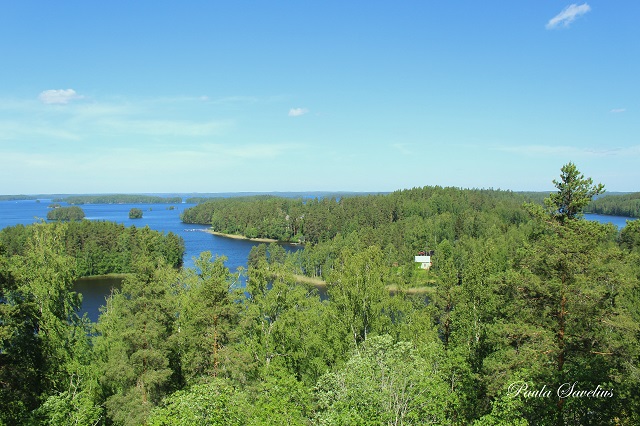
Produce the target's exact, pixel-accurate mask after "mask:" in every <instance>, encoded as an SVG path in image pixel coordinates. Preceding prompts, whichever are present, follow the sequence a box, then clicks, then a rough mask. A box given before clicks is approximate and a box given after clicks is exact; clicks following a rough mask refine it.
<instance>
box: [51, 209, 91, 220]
mask: <svg viewBox="0 0 640 426" xmlns="http://www.w3.org/2000/svg"><path fill="white" fill-rule="evenodd" d="M82 219H84V210H82V209H81V208H80V207H78V206H71V207H58V208H54V209H53V210H50V211H49V212H48V213H47V220H58V221H74V220H82Z"/></svg>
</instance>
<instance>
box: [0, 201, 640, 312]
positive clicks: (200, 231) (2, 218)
mask: <svg viewBox="0 0 640 426" xmlns="http://www.w3.org/2000/svg"><path fill="white" fill-rule="evenodd" d="M49 204H51V200H50V199H40V202H37V201H36V200H24V201H0V229H2V228H5V227H7V226H14V225H18V224H23V225H28V224H32V223H36V222H38V221H40V220H42V219H44V218H46V217H47V212H48V211H49V209H48V207H47V206H48V205H49ZM60 204H61V205H66V203H60ZM192 206H194V204H185V203H183V204H175V205H174V209H169V207H170V205H169V204H84V205H82V206H80V207H81V208H82V210H84V212H85V214H86V218H87V219H89V220H106V221H111V222H117V223H122V224H124V225H125V226H136V227H144V226H148V227H149V228H151V229H154V230H156V231H160V232H165V233H167V232H173V233H175V234H177V235H179V236H181V237H182V238H183V239H184V244H185V254H184V266H185V267H187V268H188V267H193V265H194V263H193V259H194V257H198V256H199V255H200V253H201V252H203V251H207V250H209V251H211V253H212V254H213V255H214V256H215V255H219V256H226V257H227V261H226V263H225V264H226V266H227V267H228V268H229V269H230V270H231V271H235V270H236V269H237V268H238V267H240V266H241V267H243V268H246V267H247V258H248V256H249V251H250V250H251V248H252V247H253V246H255V245H257V244H258V243H256V242H253V241H248V240H237V239H232V238H225V237H219V236H216V235H212V234H209V233H207V232H204V231H205V230H206V229H207V228H209V226H207V225H191V224H184V223H182V222H180V214H181V213H182V212H183V211H184V210H185V209H187V208H189V207H192ZM133 207H137V208H140V209H142V211H143V217H142V218H141V219H129V210H130V209H131V208H133ZM585 218H586V219H587V220H595V221H598V222H601V223H613V224H614V225H616V226H617V227H618V228H623V227H624V226H625V225H626V221H627V220H633V219H631V218H627V217H620V216H605V215H598V214H587V215H585ZM285 248H287V249H288V250H299V249H300V248H301V246H289V245H287V246H285ZM119 282H120V280H119V279H115V280H114V279H111V280H108V279H107V280H105V279H98V280H93V281H91V280H86V279H85V280H79V281H78V283H76V291H78V292H80V293H82V294H83V306H82V311H83V312H87V313H88V314H89V318H90V319H91V320H92V321H96V320H97V319H98V309H99V307H100V306H101V305H103V304H104V300H105V297H106V296H108V295H109V293H110V292H111V288H112V287H113V286H117V285H118V284H119Z"/></svg>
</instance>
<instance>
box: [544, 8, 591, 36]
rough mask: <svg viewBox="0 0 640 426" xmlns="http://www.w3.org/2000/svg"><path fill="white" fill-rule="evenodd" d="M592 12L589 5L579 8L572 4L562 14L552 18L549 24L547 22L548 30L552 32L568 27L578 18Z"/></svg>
mask: <svg viewBox="0 0 640 426" xmlns="http://www.w3.org/2000/svg"><path fill="white" fill-rule="evenodd" d="M590 10H591V7H590V6H589V5H588V4H587V3H584V4H581V5H579V6H578V5H577V4H571V5H569V6H567V7H565V8H564V9H563V10H562V12H560V13H558V14H557V15H556V16H554V17H553V18H551V19H550V20H549V22H547V26H546V28H547V29H548V30H552V29H554V28H558V27H568V26H569V25H570V24H571V23H572V22H573V21H575V20H576V18H577V17H578V16H581V15H584V14H585V13H587V12H589V11H590Z"/></svg>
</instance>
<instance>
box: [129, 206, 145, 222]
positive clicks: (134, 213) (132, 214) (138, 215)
mask: <svg viewBox="0 0 640 426" xmlns="http://www.w3.org/2000/svg"><path fill="white" fill-rule="evenodd" d="M129 219H142V210H140V209H138V208H135V207H134V208H132V209H131V210H129Z"/></svg>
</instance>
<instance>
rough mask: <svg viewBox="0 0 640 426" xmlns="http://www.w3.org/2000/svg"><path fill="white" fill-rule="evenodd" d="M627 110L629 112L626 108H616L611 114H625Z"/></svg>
mask: <svg viewBox="0 0 640 426" xmlns="http://www.w3.org/2000/svg"><path fill="white" fill-rule="evenodd" d="M626 110H627V109H626V108H614V109H612V110H611V111H609V112H610V113H612V114H620V113H622V112H625V111H626Z"/></svg>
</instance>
